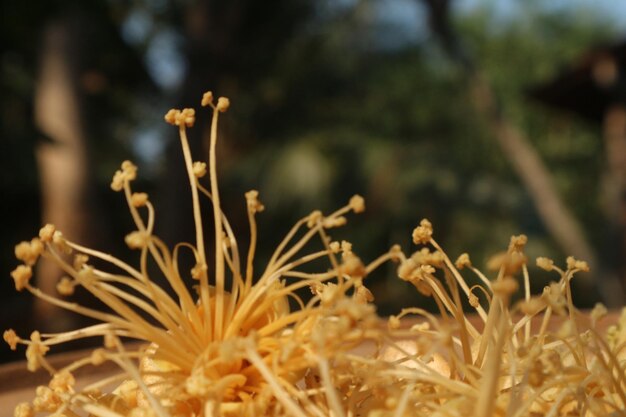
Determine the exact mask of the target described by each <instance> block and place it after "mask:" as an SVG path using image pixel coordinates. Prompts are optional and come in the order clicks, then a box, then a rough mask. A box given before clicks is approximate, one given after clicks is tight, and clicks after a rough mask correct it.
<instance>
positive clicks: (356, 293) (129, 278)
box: [4, 92, 626, 417]
mask: <svg viewBox="0 0 626 417" xmlns="http://www.w3.org/2000/svg"><path fill="white" fill-rule="evenodd" d="M202 106H205V107H210V108H211V109H212V110H213V116H212V117H213V118H212V124H211V138H210V139H211V140H210V153H209V161H208V165H207V164H206V163H204V162H198V161H194V160H193V159H192V155H191V152H190V148H189V144H188V140H187V134H186V132H187V129H188V128H191V127H192V126H193V125H194V122H195V119H196V114H195V111H194V110H193V109H183V110H170V111H169V112H168V113H167V114H166V115H165V121H166V122H167V123H169V124H171V125H174V126H176V127H178V131H179V136H180V143H181V147H182V151H183V155H184V159H185V166H186V170H187V174H188V179H189V185H190V187H191V192H192V200H193V216H194V221H195V230H196V233H195V241H194V243H187V242H182V243H179V244H177V245H176V246H174V247H173V248H172V249H170V248H168V247H167V246H166V245H165V244H164V243H163V242H162V241H161V240H160V239H159V238H158V237H156V236H155V235H154V234H153V229H154V225H155V221H156V213H155V209H154V207H153V205H152V203H151V202H150V199H149V197H148V195H147V194H145V193H142V192H135V191H133V189H132V186H131V185H132V182H133V180H135V179H136V176H137V167H136V166H135V165H134V164H132V163H131V162H129V161H125V162H124V163H122V166H121V169H120V170H118V171H117V172H116V173H115V175H114V177H113V181H112V183H111V188H112V189H113V190H114V191H118V192H122V193H123V194H124V196H125V198H126V201H127V202H128V208H129V210H130V214H131V216H132V218H133V220H134V223H135V227H136V230H135V231H133V232H131V233H129V234H128V235H127V236H126V238H125V242H126V244H127V245H128V247H129V248H130V249H133V250H137V251H138V252H139V253H140V260H139V265H138V266H131V265H129V264H128V263H125V262H123V261H121V260H120V259H117V258H115V257H113V256H111V255H108V254H106V253H103V252H100V251H98V250H94V249H91V248H87V247H84V246H81V245H80V244H78V243H75V242H73V241H71V240H69V239H68V238H66V237H65V236H64V235H63V234H62V233H61V232H60V231H58V230H56V228H55V227H54V226H53V225H50V224H48V225H46V226H44V227H43V228H42V229H41V231H40V233H39V236H38V237H36V238H34V239H32V240H31V241H29V242H22V243H20V244H18V245H17V246H16V248H15V254H16V257H17V258H18V259H19V260H20V261H21V262H22V263H21V264H20V265H19V266H17V268H16V269H15V270H14V271H13V272H12V273H11V275H12V277H13V279H14V281H15V287H16V289H17V290H18V291H22V290H27V291H29V292H31V293H32V294H33V295H35V296H36V297H39V298H42V299H43V300H45V301H48V302H50V303H52V304H54V305H56V306H59V307H62V308H65V309H67V310H70V311H72V312H75V313H78V314H82V315H84V316H87V317H90V318H92V319H95V320H96V321H97V322H98V324H95V325H91V326H89V327H85V328H81V329H77V330H74V331H69V332H64V333H59V334H40V333H39V332H37V331H34V332H33V333H32V334H31V336H30V338H29V339H26V338H22V337H19V336H18V335H17V334H16V333H15V332H14V331H12V330H7V331H5V333H4V340H5V341H6V342H7V343H8V344H9V346H10V347H11V349H16V347H17V345H26V358H27V365H28V369H29V370H31V371H36V370H37V369H39V368H44V369H45V370H46V371H48V372H49V373H50V375H51V380H50V383H49V384H48V385H47V386H40V387H38V388H37V390H36V397H35V399H34V400H33V401H32V402H31V403H22V404H20V405H18V406H17V408H16V409H15V416H16V417H31V416H33V415H34V414H35V413H39V412H48V413H51V415H55V416H67V417H73V416H79V415H89V416H97V417H120V416H132V417H140V416H158V417H174V416H177V417H178V416H181V417H182V416H185V417H192V416H205V417H209V416H248V415H251V416H281V415H285V416H287V415H289V416H296V417H308V416H317V417H324V416H333V417H356V416H370V417H378V416H394V417H400V416H415V415H428V416H431V415H432V416H435V415H437V416H486V417H487V416H494V415H498V416H500V415H501V416H505V415H506V416H516V417H517V416H519V417H521V416H537V415H585V416H587V415H588V416H606V415H611V413H613V414H612V415H615V416H617V415H624V411H623V410H624V409H626V376H625V375H626V369H625V368H626V353H625V352H626V310H625V312H624V313H623V314H622V316H621V318H620V320H619V323H618V324H617V325H616V326H613V327H612V328H611V329H610V330H609V332H608V333H607V334H601V333H600V332H599V331H598V327H597V323H598V321H599V320H600V319H601V318H602V316H603V315H605V314H606V309H604V308H603V307H602V306H601V305H599V306H597V307H596V308H595V309H594V310H593V311H592V312H591V314H590V315H588V317H587V320H586V321H584V320H583V321H581V319H582V318H584V317H583V316H584V315H583V314H582V313H581V312H579V311H578V310H577V309H576V308H575V307H574V305H573V301H572V296H571V291H570V281H571V279H572V278H573V276H574V275H575V274H576V273H578V272H581V271H586V270H588V267H587V265H586V263H584V262H582V261H577V260H575V259H573V258H568V259H567V265H566V268H564V269H561V268H559V267H558V266H556V265H555V264H554V262H553V261H551V260H549V259H546V258H539V259H538V260H537V265H538V266H540V267H541V268H543V269H546V270H550V271H555V272H556V273H557V274H558V277H559V279H558V281H556V282H554V283H552V284H550V285H549V286H548V287H546V288H545V289H544V291H543V293H542V294H541V295H538V296H533V295H531V293H530V277H529V273H528V269H527V261H528V260H527V258H526V256H525V255H524V252H523V250H524V245H525V244H526V237H525V236H523V235H521V236H514V237H513V238H511V242H510V244H509V247H508V249H507V250H506V251H505V252H503V253H502V254H500V255H498V256H496V257H494V259H493V260H492V262H491V263H492V266H494V269H495V270H496V271H497V272H496V276H495V277H494V278H493V279H492V280H490V279H489V278H488V277H487V276H486V275H484V274H483V273H482V272H480V271H479V270H478V269H476V268H475V267H474V266H473V265H472V263H471V261H470V258H469V256H468V255H467V254H462V255H461V256H460V257H459V258H458V259H457V260H456V262H452V261H451V259H450V258H449V257H448V255H447V254H446V253H445V252H444V251H443V249H442V248H441V247H440V246H439V245H438V243H437V242H436V240H435V239H434V238H433V228H432V225H431V223H430V222H429V221H428V220H425V219H424V220H422V221H421V222H420V224H419V225H418V226H417V227H416V228H415V230H414V231H413V242H414V243H415V244H416V245H419V246H420V248H419V249H418V250H416V251H415V252H413V253H412V254H410V255H406V254H405V253H404V252H403V251H402V250H401V249H400V247H399V246H397V245H396V246H393V247H392V248H391V249H389V250H388V251H387V252H386V253H384V254H383V255H381V256H379V257H378V258H377V259H375V260H373V261H372V262H369V263H364V262H363V261H362V260H361V259H360V258H359V257H358V256H357V255H356V254H355V252H354V251H353V248H352V245H351V244H350V243H348V242H345V241H343V242H338V241H333V240H332V238H331V236H330V230H331V229H333V228H336V227H340V226H343V225H344V224H346V222H347V218H346V217H345V216H346V215H347V214H348V213H350V212H353V213H360V212H362V211H363V210H364V209H365V203H364V200H363V198H362V197H360V196H358V195H357V196H354V197H352V198H351V199H350V201H349V202H348V204H347V205H346V206H344V207H342V208H340V209H338V210H337V211H335V212H333V213H330V214H328V215H325V214H323V213H321V212H320V211H314V212H312V213H311V214H309V215H307V216H305V217H303V218H302V219H301V220H299V221H298V222H297V223H296V224H295V225H294V226H293V228H292V229H291V230H290V231H289V232H288V233H287V235H286V236H285V238H284V239H283V240H282V241H281V243H280V244H279V245H278V246H277V248H276V250H275V251H274V253H273V255H272V256H271V258H270V259H269V261H268V262H267V263H266V265H265V268H264V270H263V271H262V272H260V273H259V272H258V271H255V269H254V259H255V252H256V247H257V244H258V237H257V226H256V214H257V213H258V212H261V211H263V209H264V207H263V204H262V203H261V202H260V200H259V193H258V192H257V191H255V190H252V191H249V192H248V193H246V195H245V197H246V206H247V213H248V220H249V227H250V231H249V233H250V244H249V246H248V248H247V253H246V255H245V257H243V256H242V254H241V253H240V248H239V246H238V243H237V238H236V235H235V233H234V231H233V229H232V228H231V225H230V223H229V222H228V218H227V216H226V214H225V213H223V212H222V208H221V204H220V194H219V189H218V179H217V169H216V141H217V127H218V119H219V116H220V114H221V113H223V112H225V111H226V110H227V109H228V107H229V101H228V99H226V98H223V97H220V98H219V99H217V101H215V100H214V98H213V95H212V94H211V93H210V92H208V93H206V94H204V96H203V98H202ZM207 173H208V177H209V178H208V179H209V181H208V182H209V185H208V187H207V186H205V185H203V178H205V177H206V176H207ZM202 195H204V196H206V197H207V198H208V200H209V201H210V202H211V204H212V206H213V213H212V214H213V226H214V230H213V234H214V236H213V238H212V239H213V240H214V253H213V254H210V253H207V249H206V243H205V231H204V229H203V222H202V208H201V200H200V199H201V196H202ZM316 238H319V241H320V242H321V243H320V245H319V249H318V250H315V251H308V249H307V248H308V247H309V246H310V245H309V243H310V242H311V241H312V240H314V239H316ZM181 251H188V252H189V253H191V255H192V256H193V259H194V260H195V265H194V266H193V268H191V269H190V270H181V268H180V266H179V261H178V259H179V254H180V253H181ZM39 258H45V259H48V260H51V261H53V262H55V263H56V264H57V265H58V266H59V267H60V268H61V269H62V270H63V271H64V272H65V274H66V276H65V277H63V278H62V279H61V280H60V281H59V283H58V285H57V292H58V295H53V294H47V293H44V292H42V291H41V290H39V289H38V288H37V287H35V286H34V285H33V284H32V283H31V281H30V280H31V277H32V268H33V266H34V265H35V264H36V263H37V261H38V260H39ZM319 259H327V260H328V268H327V269H326V270H322V271H319V272H314V273H313V272H304V271H303V270H302V268H301V267H302V266H304V265H306V264H309V263H311V262H313V261H316V260H319ZM93 260H96V261H97V262H96V263H98V264H99V265H100V264H103V263H104V264H108V265H109V266H110V270H109V269H106V268H100V267H96V265H95V263H92V261H93ZM389 261H392V262H397V263H398V276H399V277H400V279H402V280H404V281H406V282H408V283H410V284H412V285H413V286H414V287H415V288H416V289H417V291H419V292H420V293H422V294H424V295H427V296H430V297H432V298H433V299H434V300H435V301H436V303H437V306H438V308H439V315H438V316H435V315H433V314H431V313H428V312H427V311H425V310H423V309H421V308H419V307H414V308H408V309H404V310H402V311H401V312H400V313H399V314H398V315H395V316H391V317H389V318H388V319H387V321H386V324H385V321H384V320H382V319H381V318H379V317H378V316H377V315H376V312H375V308H374V306H373V304H372V301H373V295H372V293H371V292H370V291H369V290H368V289H367V287H366V286H365V280H366V277H367V276H368V275H369V274H370V273H371V272H372V271H373V270H374V269H376V268H377V267H379V266H380V265H381V264H383V263H385V262H389ZM151 264H154V265H155V266H156V269H157V270H158V272H159V273H160V274H161V275H162V276H163V277H164V278H165V280H166V282H167V287H161V286H159V285H157V284H156V283H155V280H154V279H153V278H152V277H151V274H153V273H154V272H153V270H152V269H151V268H150V267H149V265H151ZM462 270H465V271H470V273H472V274H473V275H475V276H476V277H477V279H478V280H479V282H480V284H477V285H474V286H471V287H470V286H469V285H468V283H467V281H466V280H465V278H464V277H463V275H462V272H461V271H462ZM518 276H520V278H519V279H518V278H516V277H518ZM519 281H521V286H523V289H524V294H523V297H522V300H521V301H519V302H513V301H512V296H513V294H514V293H515V292H516V291H517V290H518V287H519V286H520V283H519ZM190 284H194V285H193V287H192V288H190V287H191V285H190ZM76 287H83V288H84V289H85V290H87V291H88V292H89V293H90V294H92V295H93V296H94V297H96V298H97V299H99V300H100V301H101V302H102V303H104V305H105V306H106V309H104V310H98V309H94V308H89V307H86V306H81V305H79V304H76V303H74V302H71V301H67V300H66V299H65V297H69V296H71V295H72V294H73V292H74V289H75V288H76ZM303 288H305V289H306V288H309V289H310V290H311V292H312V294H313V296H312V298H311V299H310V300H308V301H305V300H303V299H302V298H301V297H300V295H299V293H298V291H299V290H301V289H303ZM290 300H291V303H290ZM464 300H467V301H468V302H469V304H470V306H471V308H472V309H473V310H474V312H473V314H475V315H477V317H478V318H479V320H480V325H476V324H475V322H473V321H470V320H469V319H468V315H467V313H466V312H465V311H464V308H463V304H464ZM290 304H291V305H292V306H295V307H290ZM553 315H561V316H563V317H565V321H564V324H563V326H561V328H559V329H558V330H557V331H556V332H551V331H549V327H548V324H549V323H550V321H551V318H552V316H553ZM410 317H413V318H414V319H410ZM534 319H539V322H540V325H539V326H538V327H537V328H535V326H533V324H532V323H533V321H534ZM87 337H101V338H103V340H104V342H103V346H102V347H101V348H97V349H95V350H93V351H92V352H91V354H90V355H88V356H86V357H84V358H82V359H79V360H77V361H75V362H73V363H71V364H69V365H67V366H65V367H63V368H61V369H55V368H54V367H53V366H52V365H51V364H50V363H49V361H47V359H46V356H45V355H46V353H47V352H48V351H49V350H50V348H51V347H52V346H54V345H57V344H60V343H65V342H67V341H70V340H74V339H78V338H87ZM129 339H132V340H137V341H141V342H143V343H142V344H141V346H139V345H137V344H130V345H129V344H125V343H123V340H129ZM105 361H110V362H114V363H115V364H117V365H118V366H119V370H120V371H119V373H117V374H116V375H113V376H111V377H107V378H105V379H103V380H101V381H98V382H96V383H93V384H90V385H88V386H86V387H82V388H80V389H79V388H77V384H76V381H75V379H74V377H73V374H74V372H75V371H76V370H77V369H78V368H81V367H85V366H90V365H93V366H98V365H100V364H102V363H104V362H105ZM112 383H114V384H115V385H116V386H117V387H116V388H115V389H114V390H112V391H107V390H106V389H105V387H107V386H109V385H111V384H112Z"/></svg>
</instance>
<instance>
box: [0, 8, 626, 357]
mask: <svg viewBox="0 0 626 417" xmlns="http://www.w3.org/2000/svg"><path fill="white" fill-rule="evenodd" d="M1 19H2V24H1V25H0V33H1V34H2V38H1V39H2V45H3V46H2V50H1V53H0V85H1V89H2V90H1V94H0V164H1V168H0V193H1V194H0V195H1V198H2V204H0V271H1V272H2V274H3V275H4V276H5V279H2V280H0V329H5V328H8V327H13V328H15V329H16V330H18V332H20V333H21V334H22V335H28V334H29V332H30V331H31V330H32V329H34V328H38V329H44V330H49V331H52V330H59V329H64V328H67V327H68V326H70V327H71V326H72V325H74V324H76V322H75V320H76V319H74V318H72V317H70V316H67V315H65V314H63V313H61V312H59V311H57V310H55V309H51V308H49V307H47V306H45V305H42V304H39V303H35V302H33V299H32V297H31V296H30V295H29V294H26V293H19V294H18V293H16V292H15V291H14V288H13V282H12V280H11V279H10V277H9V272H10V271H11V270H12V269H13V268H14V267H15V265H16V263H17V261H15V260H14V257H13V246H14V244H15V243H17V242H19V241H21V240H27V239H30V238H31V237H32V236H34V235H36V234H37V233H38V230H39V227H40V226H41V225H42V224H44V223H46V222H53V223H55V224H56V225H57V226H58V227H59V228H60V229H61V230H62V231H63V232H64V234H65V235H66V236H68V237H69V238H71V239H72V240H74V241H78V242H82V243H85V244H87V245H91V246H94V247H96V248H100V249H102V250H104V251H107V252H111V253H113V254H115V255H117V256H119V257H121V258H122V259H127V260H129V261H131V262H132V261H133V260H134V259H135V257H136V254H134V253H132V252H131V251H130V250H128V249H127V248H126V247H125V246H124V244H123V237H124V236H125V234H126V233H128V232H130V231H131V230H132V229H133V226H132V223H131V219H130V216H129V214H128V212H127V210H126V208H125V203H124V201H123V199H122V197H121V196H120V195H119V194H117V193H114V192H112V191H111V190H110V187H109V184H110V180H111V176H112V174H113V172H114V171H115V170H116V169H117V168H118V167H119V164H120V162H121V161H122V160H124V159H131V160H133V161H135V162H136V163H137V165H139V168H140V171H139V175H140V179H139V181H138V182H137V185H136V189H138V190H139V189H140V190H144V191H147V192H148V193H149V194H150V196H151V199H152V200H153V201H154V202H155V204H156V206H157V213H158V218H157V227H156V230H157V234H158V235H159V236H161V237H163V238H164V239H165V241H166V242H168V243H170V244H173V243H175V242H178V241H181V240H190V239H191V238H192V236H193V222H192V216H191V203H190V199H189V193H188V191H187V186H186V185H185V181H186V180H185V175H186V174H185V172H184V168H183V165H182V157H181V155H180V152H179V150H178V139H177V136H176V131H175V129H172V128H171V126H168V125H166V124H165V123H164V122H163V120H162V116H163V115H164V114H165V112H166V111H167V110H168V109H169V108H171V107H190V106H191V107H196V108H198V107H199V101H200V97H201V95H202V93H203V92H204V91H206V90H213V91H214V92H215V93H216V94H217V95H224V96H228V97H229V98H230V99H231V103H232V105H231V108H230V110H229V111H228V113H227V114H226V115H225V117H223V118H222V122H221V127H220V131H221V137H220V141H221V142H220V145H219V155H220V157H219V166H218V169H219V175H220V177H221V187H222V188H221V190H222V200H223V201H224V204H225V210H226V212H227V213H228V214H229V216H230V218H231V221H232V223H233V224H234V227H235V229H236V230H237V231H238V235H239V236H241V237H242V240H243V242H244V247H245V235H246V234H247V230H248V228H247V224H246V214H245V200H244V198H243V194H244V192H245V191H247V190H249V189H253V188H254V189H258V190H259V191H260V193H261V200H262V201H263V202H264V203H265V205H266V211H265V212H263V213H262V214H261V215H260V216H259V227H260V236H261V238H260V242H261V243H260V248H259V256H258V262H259V264H262V262H263V258H264V257H265V258H267V256H268V255H269V254H271V252H272V251H273V248H274V247H275V246H276V244H277V243H278V242H279V241H280V239H281V237H282V236H283V235H284V234H285V233H286V232H287V231H288V230H289V228H290V227H291V225H292V224H293V223H294V222H295V221H296V220H297V219H298V218H300V217H302V216H305V215H307V214H308V213H310V212H311V211H312V210H314V209H321V210H323V211H329V210H333V209H335V208H337V207H339V206H341V205H343V204H345V202H347V200H348V199H349V198H350V196H352V195H353V194H355V193H359V194H361V195H363V196H364V197H365V199H366V202H367V211H366V212H365V213H364V214H362V215H359V216H355V217H351V218H350V219H349V223H348V225H347V226H346V227H345V228H343V229H340V230H335V231H333V233H332V235H333V237H334V238H336V239H347V240H350V241H352V242H353V243H354V248H355V252H356V253H357V254H359V255H360V256H361V257H362V258H363V259H364V260H368V259H369V260H371V259H374V258H375V257H376V256H377V254H380V253H382V252H384V251H386V250H387V248H388V247H390V246H391V245H392V244H394V243H399V244H401V245H402V247H403V248H404V249H405V250H406V251H410V250H412V245H411V242H410V235H411V231H412V229H413V228H414V227H415V226H416V225H417V223H418V222H419V220H420V219H421V218H423V217H427V218H429V219H430V220H431V221H432V222H433V224H434V227H435V237H436V238H437V240H438V241H439V242H440V243H441V244H442V245H443V246H444V248H446V250H447V252H448V254H449V255H450V257H452V258H456V257H457V256H458V255H460V254H461V253H462V252H466V251H467V252H469V253H470V254H471V256H472V259H473V262H474V264H475V265H476V266H478V267H481V268H482V267H483V266H484V265H485V263H486V261H487V259H488V258H489V256H490V255H492V254H494V253H496V252H498V251H500V250H502V249H505V248H506V245H507V243H508V239H509V237H510V236H511V235H512V234H518V233H525V234H526V235H528V237H529V239H530V240H529V245H528V255H529V257H530V258H531V259H532V258H534V257H536V256H540V255H542V256H549V257H552V258H554V259H555V261H556V262H557V263H561V264H563V263H564V260H565V257H566V256H567V255H575V256H577V257H580V258H584V259H586V260H588V261H589V262H590V263H591V264H592V266H593V271H592V272H591V273H589V274H586V275H584V276H583V275H581V276H579V277H577V279H576V281H575V282H574V290H575V297H576V300H577V302H578V304H579V305H581V306H582V307H590V306H593V304H594V303H596V302H598V301H603V302H605V303H606V304H607V305H609V306H611V307H616V306H619V305H623V303H624V297H625V295H626V293H625V292H624V286H625V284H626V280H625V278H624V277H625V276H626V274H625V271H626V256H625V255H626V250H625V249H626V245H625V242H626V234H625V231H626V227H625V225H626V110H625V107H624V106H625V105H626V46H625V45H626V38H625V37H624V35H625V33H624V28H626V3H624V4H622V3H621V2H616V1H613V0H604V1H594V2H588V1H583V0H575V1H574V0H570V1H536V0H530V1H529V0H525V1H522V0H501V1H496V0H492V1H488V0H485V1H481V0H336V1H330V0H328V1H325V0H271V1H256V0H234V1H214V0H188V1H182V0H179V1H175V0H135V1H120V0H93V1H79V0H55V1H46V2H37V1H21V2H9V1H6V0H3V1H2V17H1ZM198 119H199V120H198V123H197V125H196V127H194V129H193V130H192V132H193V133H192V142H193V147H194V153H195V155H196V159H206V158H205V157H204V156H203V155H207V153H206V148H207V127H208V121H209V119H210V117H209V113H208V112H207V113H202V112H200V115H199V118H198ZM206 209H207V213H210V208H208V207H207V208H206ZM207 217H210V216H207ZM531 274H532V285H533V288H534V290H535V291H541V288H542V287H543V286H544V285H546V283H547V282H548V281H549V280H550V279H551V277H550V275H549V274H548V273H546V272H543V271H539V270H536V268H534V267H533V268H531ZM58 278H59V272H58V271H55V270H54V269H52V268H50V267H49V266H46V265H42V267H41V268H40V269H39V270H38V271H37V281H38V284H39V286H40V287H42V288H44V289H46V290H48V291H51V292H54V285H55V283H56V281H57V280H58ZM366 284H367V285H368V286H369V287H370V288H371V290H372V292H373V293H374V295H375V297H376V300H377V305H378V306H379V310H380V312H381V314H390V313H393V312H396V311H398V310H399V309H400V308H402V307H404V306H407V305H416V304H419V305H428V302H427V300H424V298H423V297H421V296H420V295H419V294H418V293H417V292H416V291H414V289H412V288H411V287H410V285H408V284H406V283H404V282H401V281H399V280H398V279H397V278H396V276H395V266H394V265H390V266H389V267H386V268H383V269H381V270H380V271H378V272H377V273H376V274H375V275H374V276H372V277H369V278H368V281H367V282H366ZM79 297H80V295H79ZM21 355H22V353H19V354H17V355H16V354H13V353H12V352H10V351H9V349H8V348H7V347H2V348H0V360H1V361H6V360H11V359H15V358H18V357H21Z"/></svg>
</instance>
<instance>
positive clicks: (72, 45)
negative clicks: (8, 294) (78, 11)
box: [35, 19, 88, 329]
mask: <svg viewBox="0 0 626 417" xmlns="http://www.w3.org/2000/svg"><path fill="white" fill-rule="evenodd" d="M79 36H80V34H78V33H75V30H72V25H70V24H69V23H68V20H66V19H61V20H55V21H52V22H50V23H49V24H48V26H47V28H46V29H45V30H44V31H43V37H44V38H43V40H42V49H41V55H40V64H39V75H38V80H37V87H36V91H35V122H36V124H37V127H38V129H39V130H40V131H41V132H42V133H43V134H44V135H45V136H46V137H47V139H46V140H42V141H41V142H40V144H39V145H38V146H37V149H36V156H37V163H38V166H39V174H40V183H41V195H42V217H43V219H42V220H43V223H44V224H45V223H52V224H54V225H55V226H56V227H57V229H58V230H60V231H62V233H63V234H64V235H65V236H67V237H68V238H70V239H72V240H74V241H84V240H85V239H84V238H85V231H86V228H87V222H88V219H87V210H86V207H85V202H84V196H85V191H86V189H87V180H86V179H87V151H86V145H85V135H84V130H83V126H82V124H81V114H80V113H81V112H80V106H79V92H78V88H77V85H76V79H77V78H78V77H77V68H76V59H77V57H78V56H80V52H79V51H77V50H76V49H77V47H76V41H75V39H77V38H78V37H79ZM61 274H62V271H61V270H60V269H59V268H58V267H57V266H55V265H54V264H52V263H51V262H41V264H40V265H39V267H38V270H37V281H38V282H37V285H38V286H39V288H41V289H42V290H43V291H44V292H46V293H50V294H54V293H56V289H55V287H56V283H57V281H58V280H59V278H60V277H61ZM35 315H36V320H38V321H39V322H42V321H43V322H44V324H45V327H47V328H48V329H50V328H52V329H60V328H63V327H64V326H65V324H64V320H63V319H64V317H65V316H64V314H63V312H62V311H60V310H59V309H58V308H57V307H54V306H52V305H51V304H49V303H46V302H43V301H41V300H37V301H36V303H35Z"/></svg>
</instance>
